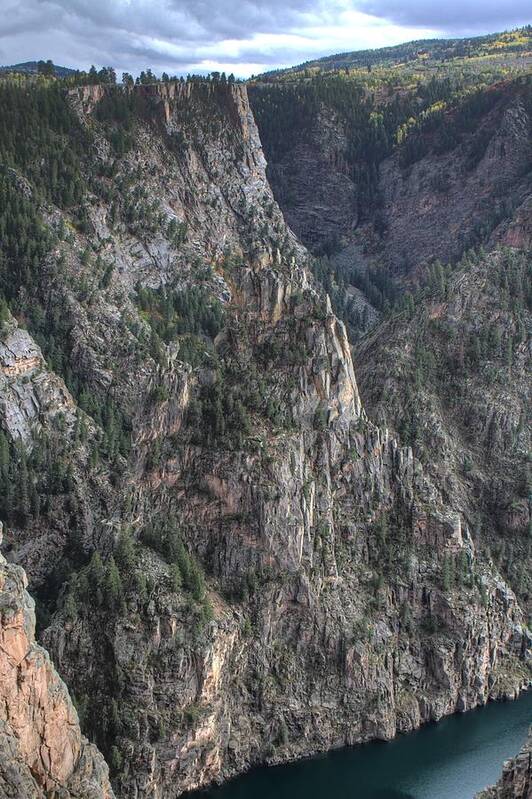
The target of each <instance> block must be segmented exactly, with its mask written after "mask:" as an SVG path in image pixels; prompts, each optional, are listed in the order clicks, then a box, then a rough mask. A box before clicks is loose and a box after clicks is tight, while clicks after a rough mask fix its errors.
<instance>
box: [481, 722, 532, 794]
mask: <svg viewBox="0 0 532 799" xmlns="http://www.w3.org/2000/svg"><path fill="white" fill-rule="evenodd" d="M531 797H532V733H530V734H529V736H528V740H527V741H526V742H525V744H524V745H523V748H522V749H521V751H520V752H519V754H518V755H516V756H515V757H513V758H512V759H511V760H507V761H506V763H505V764H504V766H503V770H502V776H501V778H500V779H499V781H498V782H497V784H496V785H494V786H493V787H491V788H487V789H486V790H485V791H481V793H479V794H477V796H476V799H531Z"/></svg>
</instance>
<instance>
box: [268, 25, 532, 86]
mask: <svg viewBox="0 0 532 799" xmlns="http://www.w3.org/2000/svg"><path fill="white" fill-rule="evenodd" d="M531 50H532V28H531V26H530V25H527V26H525V27H523V28H516V29H515V30H512V31H506V32H504V33H491V34H488V35H484V36H474V37H472V38H463V39H419V40H416V41H413V42H405V43H404V44H397V45H394V46H392V47H380V48H377V49H374V50H356V51H354V52H351V53H338V54H336V55H330V56H325V57H324V58H317V59H316V60H314V61H306V62H305V63H304V64H299V65H297V66H294V67H289V68H288V69H281V70H276V71H274V72H268V73H266V74H265V75H263V76H261V79H272V78H273V79H275V80H278V79H279V78H283V77H286V78H288V79H291V78H292V77H293V76H294V75H297V74H298V73H307V74H308V73H311V72H313V71H315V70H319V71H324V72H326V71H334V70H339V69H345V70H348V69H356V68H364V69H368V70H370V69H371V68H372V67H376V66H377V67H379V66H396V65H402V64H404V63H405V62H417V64H419V65H421V66H422V67H423V68H426V67H427V66H429V65H430V64H431V62H445V61H451V60H458V59H462V58H468V59H471V58H486V57H490V56H491V57H493V56H502V57H508V56H510V58H511V56H513V55H514V54H519V55H523V56H524V55H528V56H530V53H531Z"/></svg>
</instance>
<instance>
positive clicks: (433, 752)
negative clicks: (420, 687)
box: [189, 692, 532, 799]
mask: <svg viewBox="0 0 532 799" xmlns="http://www.w3.org/2000/svg"><path fill="white" fill-rule="evenodd" d="M531 721H532V692H528V693H527V694H525V695H524V696H522V697H521V698H520V699H519V700H517V701H516V702H500V703H492V704H489V705H488V706H487V707H484V708H481V709H479V710H473V711H471V712H469V713H465V714H463V715H455V716H451V717H449V718H447V719H444V720H443V721H441V722H439V723H438V724H430V725H428V726H426V727H424V728H422V729H421V730H418V731H417V732H414V733H411V734H409V735H404V736H400V737H398V738H396V739H395V740H394V741H392V742H390V743H372V744H367V745H365V746H357V747H355V748H352V749H342V750H339V751H336V752H332V753H331V754H329V755H327V756H324V757H319V758H313V759H312V760H306V761H302V762H300V763H294V764H291V765H288V766H280V767H276V768H271V769H264V768H262V769H256V770H254V771H251V772H250V773H249V774H247V775H245V776H244V777H241V778H240V779H237V780H234V781H232V782H229V783H227V784H226V785H225V786H223V787H221V788H215V789H213V790H211V791H203V792H199V793H196V794H189V796H190V798H191V799H192V798H193V797H194V799H248V797H253V799H274V797H275V799H303V798H304V799H321V797H325V796H330V797H334V798H335V799H473V796H474V795H475V793H476V792H477V791H479V790H481V789H482V788H483V787H485V786H486V785H487V784H490V783H493V782H495V781H496V779H497V778H498V776H499V772H500V769H501V765H502V763H503V761H504V760H505V759H506V758H508V757H510V756H511V755H513V754H514V753H515V752H516V751H518V749H519V747H520V746H521V745H522V743H523V741H524V739H525V736H526V731H527V728H528V725H529V724H530V722H531Z"/></svg>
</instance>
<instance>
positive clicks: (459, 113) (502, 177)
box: [252, 79, 532, 278]
mask: <svg viewBox="0 0 532 799" xmlns="http://www.w3.org/2000/svg"><path fill="white" fill-rule="evenodd" d="M270 90H271V89H270ZM261 91H263V90H261V89H255V90H254V92H253V94H252V97H253V98H254V101H253V102H254V105H255V106H257V105H258V103H259V100H260V95H261ZM279 91H282V87H281V89H279ZM354 92H355V93H354V97H353V100H352V102H353V103H354V104H357V103H358V104H359V105H360V106H363V100H361V99H360V97H357V96H356V90H354ZM398 94H399V95H400V94H401V93H400V92H398ZM483 96H484V98H485V99H484V102H483V105H482V107H481V110H480V111H478V112H475V114H476V117H475V120H474V124H468V125H465V124H464V123H463V118H464V116H465V114H466V109H467V105H468V102H469V103H470V100H468V99H467V97H466V99H465V100H464V101H460V102H457V103H456V104H455V105H454V107H453V105H452V104H451V106H450V107H449V108H448V109H447V110H446V112H445V116H444V117H443V118H442V119H441V120H440V122H439V123H438V125H434V126H433V128H432V129H431V130H430V131H429V132H428V133H425V134H423V135H422V136H421V137H420V140H419V142H418V145H417V147H418V150H419V154H416V155H415V156H412V157H409V158H407V157H405V152H404V150H403V149H401V148H395V149H394V150H393V151H392V152H391V154H389V155H387V157H383V158H382V160H381V161H380V163H379V164H378V175H377V177H376V185H375V195H376V197H378V201H376V202H375V203H373V204H372V205H370V204H369V203H368V201H367V199H366V197H365V195H364V194H363V189H364V185H361V184H360V181H358V182H357V162H356V161H353V156H350V150H349V141H350V139H349V137H350V135H352V131H350V130H349V126H348V125H346V122H345V119H344V118H343V117H342V115H341V114H339V113H338V112H337V111H336V109H335V108H334V106H333V107H331V106H330V105H327V103H326V102H324V103H322V105H321V108H320V110H319V113H316V114H315V116H314V117H313V118H312V120H311V121H310V122H307V121H306V120H304V121H305V122H306V125H305V128H303V123H301V126H302V131H301V134H300V135H299V134H298V133H296V134H295V135H294V132H293V131H289V133H291V136H290V140H291V141H294V142H295V144H294V146H293V148H289V149H288V150H286V148H285V149H284V150H283V151H282V155H281V156H279V157H277V158H275V157H272V158H270V153H268V152H267V155H268V160H269V167H268V170H269V171H268V174H269V177H270V180H271V184H272V187H273V191H274V194H275V197H276V199H277V200H278V202H279V204H280V205H281V208H282V209H283V212H284V214H285V216H286V219H287V221H288V223H289V224H290V226H291V228H292V229H293V230H294V232H295V233H296V235H297V236H298V237H300V238H301V240H302V241H303V243H305V244H306V245H307V246H308V247H309V248H310V249H312V250H314V251H319V250H320V248H322V247H323V246H324V245H325V244H327V243H331V242H336V244H337V245H338V244H339V242H340V240H341V239H343V240H344V242H349V243H353V242H354V243H355V244H357V245H359V246H360V247H362V248H363V249H364V250H365V253H366V256H367V258H368V260H369V262H370V263H371V262H374V263H375V264H377V265H380V268H384V269H386V270H389V271H390V272H391V273H392V274H395V275H398V276H400V277H404V276H409V277H412V276H416V277H418V278H419V276H420V271H421V270H422V269H423V268H424V267H425V264H426V262H427V261H430V260H431V259H433V258H439V259H441V260H442V261H444V262H447V261H449V260H453V259H456V258H460V256H461V255H462V254H463V253H464V252H465V251H466V250H467V249H468V248H470V247H474V246H477V245H478V244H479V243H480V242H482V241H486V240H487V239H488V238H489V235H490V233H491V232H492V231H493V230H495V229H496V228H497V226H498V225H499V223H502V222H503V220H504V221H505V224H503V228H504V229H505V228H506V227H507V226H508V219H511V218H512V216H513V215H514V214H515V215H516V216H517V217H518V218H517V219H516V220H515V221H514V223H513V224H511V225H510V230H508V231H506V230H505V233H504V235H503V234H502V233H501V234H500V235H499V239H501V238H503V239H504V240H505V241H506V243H508V244H510V245H511V246H525V247H526V246H527V244H526V242H527V241H529V230H528V232H527V222H526V220H527V219H529V212H528V214H527V210H526V209H527V208H528V203H529V201H530V200H529V198H530V192H531V186H530V163H531V159H532V150H531V143H530V142H531V138H530V129H531V127H530V126H531V120H530V86H529V84H527V83H526V79H524V81H523V82H521V81H516V82H515V83H507V84H500V85H495V86H492V87H490V88H489V89H486V90H485V92H484V95H483ZM375 97H376V98H377V99H376V111H375V113H377V112H381V113H390V109H391V107H392V106H393V102H392V100H390V98H387V97H386V96H385V97H383V98H380V99H379V98H378V92H375ZM257 98H258V99H257ZM396 99H397V98H396V97H394V98H393V101H395V100H396ZM414 107H415V103H414ZM258 119H259V124H260V122H261V115H258ZM263 124H268V120H266V121H265V122H264V123H263ZM309 125H310V127H309V128H308V129H307V127H308V126H309ZM445 129H449V130H453V129H456V132H455V133H454V135H455V140H454V142H453V144H452V145H451V144H446V143H445V144H444V143H442V141H441V139H442V131H443V132H444V131H445ZM265 138H266V139H267V136H266V137H265ZM376 168H377V167H376ZM521 206H523V207H522V209H521V211H517V210H516V209H518V208H520V207H521ZM519 220H520V221H519ZM504 237H505V238H504Z"/></svg>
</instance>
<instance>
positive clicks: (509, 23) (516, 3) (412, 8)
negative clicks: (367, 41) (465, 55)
mask: <svg viewBox="0 0 532 799" xmlns="http://www.w3.org/2000/svg"><path fill="white" fill-rule="evenodd" d="M359 8H361V9H362V10H363V11H365V12H366V13H368V14H372V15H375V16H378V17H381V18H384V19H387V20H390V21H393V22H395V23H397V24H399V25H414V26H417V25H419V26H426V25H430V26H433V27H436V28H438V29H439V30H441V31H442V32H444V33H446V34H448V35H451V34H453V33H456V34H459V33H465V34H468V33H474V32H475V31H482V32H486V31H493V32H495V31H500V30H505V29H507V28H512V27H516V26H518V25H526V24H527V23H529V22H530V21H531V18H532V6H531V5H530V0H511V2H505V0H445V2H441V3H434V2H432V0H407V1H406V2H405V0H360V2H359Z"/></svg>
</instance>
